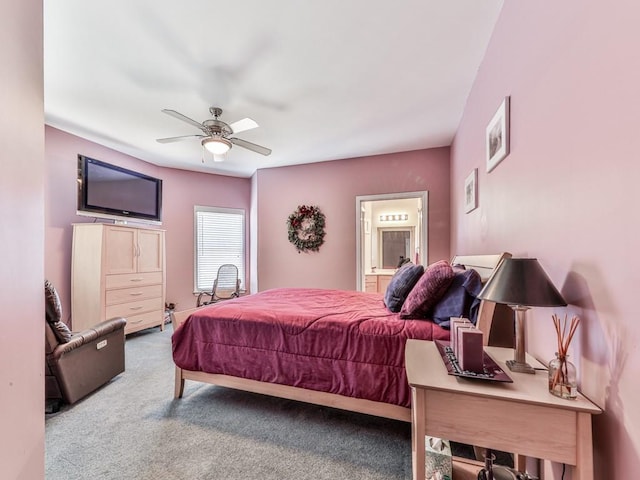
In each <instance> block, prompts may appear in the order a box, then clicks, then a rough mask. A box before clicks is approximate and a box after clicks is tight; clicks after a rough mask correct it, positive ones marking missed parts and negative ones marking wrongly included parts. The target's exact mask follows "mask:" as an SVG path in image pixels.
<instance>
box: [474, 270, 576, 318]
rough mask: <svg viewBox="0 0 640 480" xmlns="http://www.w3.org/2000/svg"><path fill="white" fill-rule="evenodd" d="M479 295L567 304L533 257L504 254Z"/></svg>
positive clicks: (548, 304)
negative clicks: (503, 257) (516, 256)
mask: <svg viewBox="0 0 640 480" xmlns="http://www.w3.org/2000/svg"><path fill="white" fill-rule="evenodd" d="M478 298H481V299H483V300H489V301H491V302H495V303H504V304H507V305H522V306H527V307H564V306H566V305H567V302H566V301H565V300H564V298H563V297H562V295H561V294H560V292H559V291H558V290H557V289H556V287H555V286H554V285H553V283H551V280H550V279H549V277H548V276H547V274H546V272H545V271H544V270H543V269H542V267H541V266H540V264H539V263H538V260H537V259H535V258H505V259H504V260H503V261H502V263H501V264H500V265H499V266H498V269H497V270H496V271H495V273H494V274H493V276H492V277H491V278H490V279H489V281H488V282H487V284H486V285H485V286H484V288H483V289H482V291H481V292H480V294H479V295H478Z"/></svg>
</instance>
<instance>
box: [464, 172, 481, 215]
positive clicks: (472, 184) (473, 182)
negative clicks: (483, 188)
mask: <svg viewBox="0 0 640 480" xmlns="http://www.w3.org/2000/svg"><path fill="white" fill-rule="evenodd" d="M476 208H478V169H477V168H474V169H473V171H472V172H471V173H470V174H469V175H468V176H467V178H466V179H465V181H464V213H469V212H471V211H472V210H475V209H476Z"/></svg>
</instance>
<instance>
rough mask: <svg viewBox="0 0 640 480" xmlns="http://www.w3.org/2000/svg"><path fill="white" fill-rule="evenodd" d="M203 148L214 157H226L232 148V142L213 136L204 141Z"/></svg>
mask: <svg viewBox="0 0 640 480" xmlns="http://www.w3.org/2000/svg"><path fill="white" fill-rule="evenodd" d="M202 146H203V147H204V148H206V149H207V150H209V151H210V152H211V153H212V154H214V155H224V154H225V153H227V152H228V151H229V149H230V148H231V142H230V141H229V140H227V139H226V138H223V137H218V136H213V137H208V138H205V139H203V140H202Z"/></svg>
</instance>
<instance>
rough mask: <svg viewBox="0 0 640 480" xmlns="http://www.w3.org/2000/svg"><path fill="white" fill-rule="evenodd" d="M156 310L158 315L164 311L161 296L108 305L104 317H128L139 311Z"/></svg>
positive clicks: (139, 312) (137, 313)
mask: <svg viewBox="0 0 640 480" xmlns="http://www.w3.org/2000/svg"><path fill="white" fill-rule="evenodd" d="M153 311H158V312H159V313H158V315H160V314H161V313H162V312H163V311H164V305H163V304H162V297H159V298H150V299H148V300H138V301H137V302H127V303H118V304H116V305H108V306H107V308H106V312H105V313H106V315H105V317H106V318H113V317H124V318H129V317H130V316H132V315H139V314H141V313H146V312H153Z"/></svg>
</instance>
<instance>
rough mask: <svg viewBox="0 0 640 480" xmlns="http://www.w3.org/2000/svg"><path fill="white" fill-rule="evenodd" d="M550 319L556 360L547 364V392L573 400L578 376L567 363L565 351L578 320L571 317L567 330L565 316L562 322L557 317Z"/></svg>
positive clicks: (576, 394)
mask: <svg viewBox="0 0 640 480" xmlns="http://www.w3.org/2000/svg"><path fill="white" fill-rule="evenodd" d="M552 318H553V325H554V326H555V328H556V334H557V335H558V351H557V352H556V358H554V359H553V360H551V361H550V362H549V392H551V393H552V394H553V395H555V396H556V397H561V398H568V399H573V398H576V397H577V396H578V376H577V373H576V366H575V365H574V364H573V363H571V362H570V361H569V358H568V357H569V355H568V353H567V351H568V350H569V343H571V339H572V338H573V335H574V333H575V332H576V329H577V328H578V324H579V323H580V319H579V318H578V317H573V318H572V319H571V324H570V325H569V326H568V330H567V317H566V316H565V318H564V321H563V322H561V321H560V319H559V318H558V316H557V315H553V317H552Z"/></svg>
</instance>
